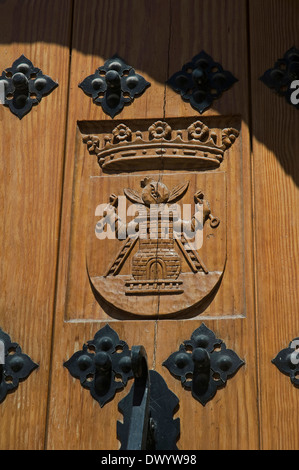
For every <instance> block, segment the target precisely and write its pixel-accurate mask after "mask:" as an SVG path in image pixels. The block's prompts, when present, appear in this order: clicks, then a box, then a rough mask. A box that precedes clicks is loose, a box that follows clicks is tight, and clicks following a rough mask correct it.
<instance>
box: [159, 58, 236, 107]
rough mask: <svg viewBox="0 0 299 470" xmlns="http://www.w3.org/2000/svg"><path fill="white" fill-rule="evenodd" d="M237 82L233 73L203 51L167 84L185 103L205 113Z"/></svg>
mask: <svg viewBox="0 0 299 470" xmlns="http://www.w3.org/2000/svg"><path fill="white" fill-rule="evenodd" d="M236 81H237V79H236V78H235V77H234V76H233V74H232V73H231V72H228V71H227V70H224V69H223V67H222V66H221V65H220V64H219V63H218V62H215V61H214V59H213V58H212V57H211V56H209V55H208V54H207V53H206V52H204V51H201V52H200V53H199V54H198V55H196V56H195V57H193V59H192V60H191V61H190V62H188V63H187V64H185V65H184V66H183V67H182V70H180V71H179V72H176V73H175V74H173V75H172V77H171V78H170V79H169V80H168V82H167V83H168V84H169V85H170V86H171V87H172V89H173V90H174V91H176V92H177V93H180V94H181V97H182V98H183V100H184V101H189V102H190V104H191V106H192V107H193V108H194V109H196V111H199V112H200V113H203V112H204V111H205V110H206V109H207V108H209V107H210V106H211V105H212V103H213V101H214V100H215V99H217V98H220V96H221V95H222V93H223V92H224V91H226V90H228V89H229V88H230V87H231V86H232V85H233V84H234V83H235V82H236Z"/></svg>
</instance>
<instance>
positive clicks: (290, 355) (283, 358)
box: [272, 338, 299, 387]
mask: <svg viewBox="0 0 299 470" xmlns="http://www.w3.org/2000/svg"><path fill="white" fill-rule="evenodd" d="M272 364H274V365H275V366H276V367H277V369H278V370H280V372H282V373H283V374H285V375H288V376H289V377H290V379H291V382H292V384H293V385H295V387H299V338H294V339H293V340H292V341H291V342H290V344H289V347H288V348H285V349H282V350H281V351H280V352H279V353H278V354H277V356H276V357H275V358H274V359H273V360H272Z"/></svg>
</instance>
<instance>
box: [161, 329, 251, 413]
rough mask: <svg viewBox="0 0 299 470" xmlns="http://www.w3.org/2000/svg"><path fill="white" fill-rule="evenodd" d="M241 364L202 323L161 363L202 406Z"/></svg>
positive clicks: (234, 354)
mask: <svg viewBox="0 0 299 470" xmlns="http://www.w3.org/2000/svg"><path fill="white" fill-rule="evenodd" d="M243 364H244V361H242V360H241V359H240V358H239V356H238V355H237V354H236V353H235V352H234V351H232V350H231V349H227V348H226V345H225V343H224V342H223V341H222V340H221V339H218V338H216V336H215V334H214V333H213V331H211V330H210V329H209V328H207V327H206V325H205V324H204V323H202V324H201V325H200V327H199V328H197V329H196V330H195V331H194V332H193V333H192V335H191V338H190V339H189V340H187V341H184V342H183V344H181V346H180V348H179V350H178V351H176V352H175V353H173V354H171V355H170V356H169V358H168V359H167V360H166V361H165V362H164V363H163V365H164V366H165V367H167V369H168V370H169V372H170V373H171V374H173V375H174V376H175V377H176V378H179V379H180V380H181V383H182V385H183V387H184V388H185V389H187V390H191V392H192V396H193V397H194V398H195V399H196V400H198V401H199V402H200V403H201V404H202V405H206V403H207V402H208V401H209V400H211V399H212V398H213V397H214V395H215V394H216V392H217V389H218V388H220V387H223V386H224V385H225V384H226V381H227V379H228V378H229V377H231V376H232V375H233V374H235V373H236V372H237V370H238V369H239V368H240V367H241V366H242V365H243Z"/></svg>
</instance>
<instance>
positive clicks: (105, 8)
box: [47, 0, 259, 449]
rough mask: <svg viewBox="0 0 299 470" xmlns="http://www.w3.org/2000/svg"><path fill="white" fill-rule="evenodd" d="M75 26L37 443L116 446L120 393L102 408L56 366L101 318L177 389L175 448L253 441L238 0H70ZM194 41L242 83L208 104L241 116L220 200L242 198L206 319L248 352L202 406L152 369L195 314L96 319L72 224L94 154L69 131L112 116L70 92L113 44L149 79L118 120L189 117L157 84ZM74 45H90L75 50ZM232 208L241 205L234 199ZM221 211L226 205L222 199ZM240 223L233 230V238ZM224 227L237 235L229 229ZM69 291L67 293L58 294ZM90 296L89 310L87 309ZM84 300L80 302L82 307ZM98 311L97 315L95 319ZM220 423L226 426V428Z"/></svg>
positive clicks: (243, 53) (194, 47)
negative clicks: (49, 347)
mask: <svg viewBox="0 0 299 470" xmlns="http://www.w3.org/2000/svg"><path fill="white" fill-rule="evenodd" d="M115 31H116V32H117V34H116V33H115ZM73 32H74V34H73V52H72V61H71V87H70V107H69V120H68V133H67V144H66V149H67V150H66V164H65V180H64V191H63V210H62V228H61V236H60V257H59V270H58V284H57V285H58V291H57V303H56V314H55V332H54V343H53V362H52V380H51V394H50V403H49V416H48V423H49V426H48V436H47V448H48V449H115V448H118V446H119V443H118V441H117V439H116V432H115V430H116V420H117V419H118V418H120V415H119V413H118V411H117V401H118V400H113V401H112V402H110V403H109V404H107V405H106V406H105V407H104V408H102V409H100V408H99V406H98V404H97V403H96V402H95V401H94V400H93V399H92V398H91V397H90V394H89V392H88V391H86V390H84V389H83V388H82V387H81V386H80V384H79V383H78V381H77V380H75V379H73V378H72V377H71V376H70V375H69V373H68V372H67V370H64V369H63V367H62V364H63V362H64V361H65V360H66V359H69V357H70V356H71V355H72V354H73V353H74V352H75V351H77V350H79V349H81V347H82V344H83V343H84V342H86V341H87V340H89V339H91V338H92V337H93V336H94V334H95V332H96V331H97V330H98V329H99V328H100V327H102V326H104V324H105V323H106V322H107V321H109V324H110V325H111V326H113V328H114V329H115V330H116V331H117V332H118V333H119V336H120V338H122V339H124V340H125V341H127V343H128V344H129V346H130V347H131V346H132V345H137V344H142V345H143V346H145V348H146V350H147V353H148V357H149V365H150V367H152V368H153V369H156V370H158V371H159V372H160V373H161V374H162V375H163V377H164V378H165V379H166V380H167V383H168V385H169V386H170V388H171V389H172V390H174V391H175V393H177V395H178V396H179V398H180V401H181V404H180V410H179V412H178V414H177V416H179V417H180V418H181V426H182V427H181V439H180V441H179V448H180V449H248V448H250V449H254V448H258V445H259V444H258V416H257V405H256V401H257V382H256V369H257V366H256V351H255V316H254V301H253V300H254V290H253V264H252V224H251V214H252V207H251V167H250V153H249V145H250V140H249V130H248V126H247V122H248V82H247V74H248V67H247V41H246V38H247V35H246V3H245V2H238V4H237V3H236V2H234V1H225V2H218V1H213V2H205V1H203V2H198V1H189V2H186V1H184V0H182V1H176V2H174V1H171V2H163V4H162V3H161V2H158V1H151V2H147V1H140V0H139V1H138V2H136V1H127V2H122V3H120V2H118V1H114V2H109V4H108V2H105V1H103V2H95V1H91V2H88V7H87V4H86V2H82V1H76V2H75V11H74V29H73ZM82 41H83V44H84V46H82ZM79 44H80V46H79ZM201 49H206V52H208V53H209V54H211V55H212V56H213V57H214V59H215V60H218V61H220V62H222V65H223V66H224V67H225V68H226V69H228V70H230V71H231V72H233V73H234V74H235V75H236V76H237V77H238V78H239V79H242V86H241V85H240V83H237V84H235V85H234V87H233V89H232V90H230V91H229V92H226V93H224V95H223V97H222V98H221V100H219V101H218V102H217V103H215V106H213V108H212V109H211V110H209V111H208V112H207V113H206V114H207V116H213V115H217V114H221V115H223V116H225V120H226V122H228V123H229V122H230V120H236V119H239V117H238V118H236V117H235V115H236V114H238V115H239V116H240V122H241V121H242V122H241V125H240V131H241V138H240V142H239V145H240V146H239V147H238V148H239V150H238V152H236V153H235V154H234V157H233V159H235V160H233V161H235V162H236V161H237V157H238V156H239V157H240V161H239V162H238V164H236V165H235V166H230V165H228V167H229V168H228V172H227V175H228V178H229V180H230V181H229V185H228V188H229V189H228V201H230V200H232V201H234V204H235V203H236V200H237V201H240V200H241V199H242V204H241V206H242V207H241V212H239V213H238V216H237V217H233V215H234V214H233V213H232V212H229V213H230V214H231V217H230V219H231V220H229V224H230V230H231V232H230V237H229V241H228V253H229V261H228V265H227V276H228V277H227V280H226V281H225V282H226V283H227V282H228V283H231V284H233V290H232V291H230V292H229V293H227V291H226V290H225V289H224V290H223V291H222V293H221V295H220V296H219V297H218V298H217V297H216V298H217V300H216V299H215V305H216V307H215V310H214V315H215V316H211V315H210V316H209V315H207V316H205V320H207V323H208V326H209V327H211V328H212V329H214V330H215V332H216V333H217V335H219V337H221V338H222V339H223V340H224V341H225V342H226V344H227V345H228V347H231V348H232V349H234V350H235V351H236V352H237V353H238V354H239V355H240V357H242V358H243V359H245V361H246V366H245V367H244V368H242V370H240V371H239V372H238V374H237V375H236V376H235V377H233V378H232V379H231V380H230V381H229V382H228V384H227V386H226V387H225V389H224V390H220V391H219V392H218V394H217V398H215V399H214V400H213V401H212V402H210V403H209V404H208V405H207V406H206V407H205V408H203V407H201V405H199V403H198V402H196V401H195V400H192V399H190V394H188V393H187V392H185V391H184V390H182V388H181V385H180V383H179V382H178V381H176V380H175V379H174V378H172V377H170V375H169V373H168V371H167V370H165V368H162V366H161V364H162V362H163V361H164V360H165V359H166V358H167V357H168V356H169V354H170V353H171V352H173V351H175V350H176V349H177V347H178V346H179V344H180V343H181V342H182V341H183V340H185V339H188V337H189V336H190V334H191V333H192V331H193V330H194V329H195V328H196V327H197V326H199V324H200V323H201V319H202V317H199V319H197V320H196V321H194V320H186V321H168V320H166V321H164V320H163V321H162V320H158V321H153V320H152V321H148V320H145V321H133V320H123V321H117V320H115V319H114V320H112V318H111V319H109V317H108V318H107V317H106V318H105V317H104V316H103V314H102V313H103V312H101V308H100V306H99V305H96V304H95V303H94V298H93V294H92V292H91V289H90V286H89V282H88V279H87V273H86V258H85V256H86V255H85V253H86V246H85V245H84V236H83V237H82V246H81V247H80V239H81V236H80V233H81V232H80V231H81V230H82V234H83V235H84V230H85V224H86V217H85V209H86V207H87V205H86V204H87V203H88V194H87V191H88V189H87V187H86V185H85V184H83V181H84V179H82V175H83V174H84V171H86V166H87V174H88V172H90V170H91V167H92V165H97V163H96V162H95V163H93V162H94V161H95V160H91V158H94V157H93V156H91V155H89V154H88V151H87V149H86V148H84V145H83V143H82V136H80V133H78V132H77V121H80V122H79V128H80V126H81V127H82V125H89V124H88V122H89V123H91V124H92V122H93V121H95V120H97V121H100V122H105V121H107V122H108V121H110V118H109V117H108V116H107V115H105V114H104V113H103V111H102V109H101V108H100V107H98V106H96V105H94V104H93V103H92V100H91V99H90V98H88V97H86V95H84V93H83V92H82V90H80V89H78V83H80V82H81V81H82V79H83V78H84V77H85V76H87V75H89V74H91V73H93V72H94V70H95V69H96V68H97V67H98V66H99V65H102V64H103V62H104V61H105V60H106V59H107V58H109V57H110V56H111V55H113V54H114V53H115V52H117V53H118V54H119V55H120V56H121V57H122V58H123V59H124V60H126V61H127V62H128V63H129V64H130V65H132V66H134V68H135V69H136V71H137V72H138V73H141V74H142V75H143V76H144V77H145V78H146V79H147V80H148V81H150V82H151V87H150V88H149V89H148V90H147V91H146V92H145V93H144V94H143V95H142V96H141V97H140V98H138V99H136V100H135V102H134V104H133V105H131V106H128V107H125V108H124V109H123V111H122V112H121V113H120V114H119V115H118V116H117V121H118V122H125V123H126V122H130V120H134V119H135V120H136V119H153V120H154V119H161V118H162V119H163V118H164V119H166V120H167V119H168V118H170V117H178V116H179V117H186V116H187V117H190V116H191V117H194V118H195V119H197V118H199V116H198V115H197V114H196V113H195V112H194V110H193V109H192V108H191V107H189V105H187V104H186V103H183V102H182V100H181V98H180V96H179V95H178V94H176V93H174V92H173V91H172V90H170V89H169V88H168V87H165V81H166V79H167V78H168V77H169V75H170V74H171V73H173V72H175V71H177V70H179V69H180V68H181V67H182V65H183V64H184V63H185V62H186V61H187V60H189V59H190V58H192V57H193V55H195V54H196V53H198V52H200V50H201ZM83 51H85V52H86V51H88V53H86V54H84V53H83ZM82 123H83V124H82ZM91 124H90V125H91ZM103 127H105V126H103ZM83 152H84V153H83ZM230 156H232V154H231V155H230ZM228 162H229V160H228ZM158 174H159V178H163V171H160V172H159V173H158ZM241 182H242V183H241ZM236 188H239V189H238V190H236ZM240 196H242V198H241V199H240ZM237 210H238V211H240V206H239V207H238V209H237ZM229 211H232V207H230V209H229ZM240 213H241V214H242V217H241V219H240ZM80 214H81V215H80ZM74 217H77V218H78V220H80V217H82V219H81V222H82V224H81V227H80V224H77V225H76V229H78V230H79V232H78V233H77V234H76V238H77V240H78V243H77V249H76V250H74V249H70V243H71V237H72V233H71V227H72V221H73V220H74ZM240 227H241V228H240ZM240 230H242V232H243V235H242V236H243V245H241V246H240V245H239V242H240V237H239V232H240ZM234 233H236V234H238V236H237V235H236V236H234ZM232 253H234V255H233V256H232ZM217 256H218V254H217ZM72 260H75V269H73V271H72V273H73V274H72V278H71V283H72V289H71V290H70V284H68V283H69V282H70V278H69V272H70V271H69V269H70V265H71V262H72ZM240 260H241V265H242V264H243V266H245V269H244V277H242V276H240V275H239V273H240V269H239V268H240ZM70 292H71V296H72V297H71V299H70V298H69V297H68V296H70ZM244 293H245V304H244V305H245V310H244V309H243V308H241V309H240V305H238V309H237V308H236V304H235V302H236V300H235V299H236V298H238V299H239V298H241V297H242V296H244ZM219 299H220V300H219ZM66 300H67V301H68V302H69V301H70V302H71V303H70V304H68V305H72V308H71V309H70V310H69V312H68V313H67V312H66ZM77 301H78V303H77ZM72 302H74V303H72ZM224 304H226V305H227V306H230V308H228V309H227V310H228V313H229V314H228V315H227V316H226V318H225V317H224V316H223V315H221V314H222V313H223V310H222V309H223V305H224ZM91 305H94V307H93V306H92V307H91V308H90V306H91ZM82 306H83V307H84V306H88V308H87V312H88V314H86V316H85V314H84V309H83V308H82ZM237 311H238V312H241V315H239V318H238V315H235V314H236V312H237ZM66 313H67V314H66ZM219 313H220V315H219ZM234 315H235V318H234ZM203 316H204V315H203ZM240 316H241V318H240ZM215 317H217V320H216V319H215ZM100 318H102V319H103V320H102V321H99V319H100ZM62 390H63V393H62ZM127 392H128V387H127V388H126V390H125V391H123V392H121V394H119V398H121V397H122V396H124V395H125V394H126V393H127ZM107 426H109V432H107ZM223 429H229V430H230V431H229V432H224V431H223Z"/></svg>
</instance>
